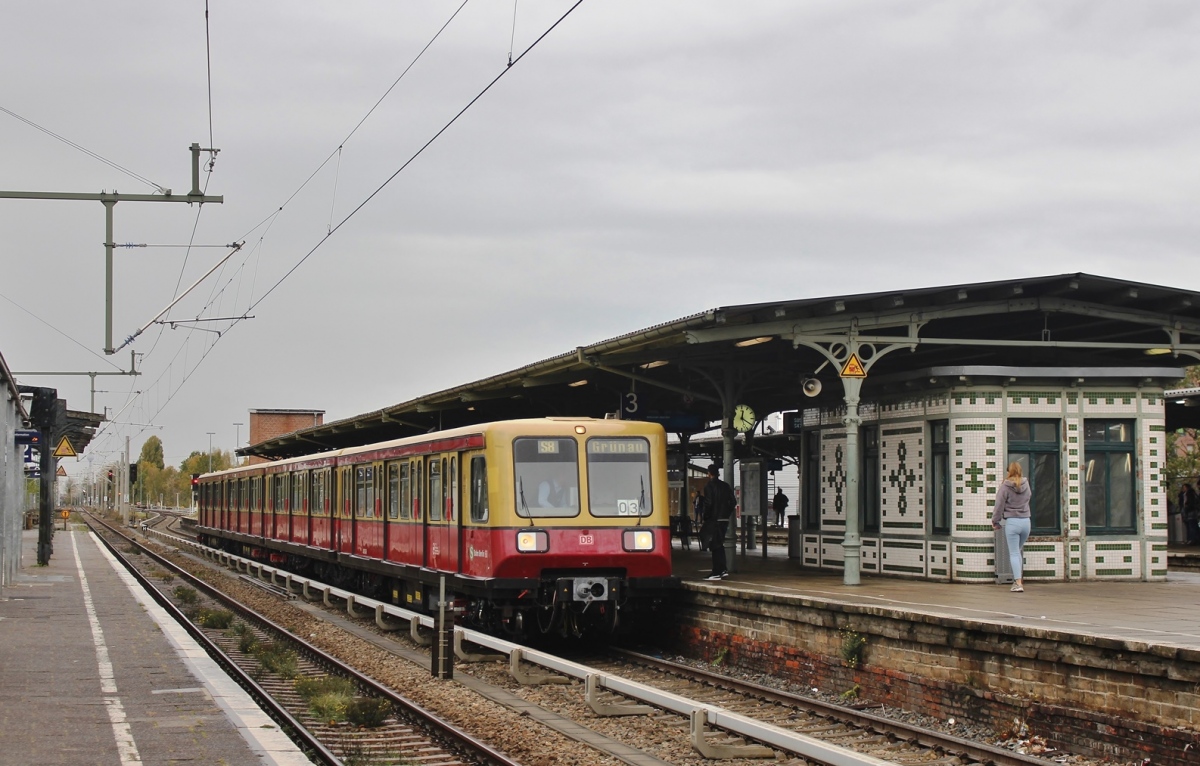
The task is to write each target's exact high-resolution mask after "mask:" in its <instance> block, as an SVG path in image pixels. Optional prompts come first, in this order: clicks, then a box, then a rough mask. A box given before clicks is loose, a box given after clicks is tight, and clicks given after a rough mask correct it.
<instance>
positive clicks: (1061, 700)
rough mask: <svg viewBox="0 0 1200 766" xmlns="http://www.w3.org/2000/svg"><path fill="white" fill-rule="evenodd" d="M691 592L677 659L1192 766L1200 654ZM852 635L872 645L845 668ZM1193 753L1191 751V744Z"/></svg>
mask: <svg viewBox="0 0 1200 766" xmlns="http://www.w3.org/2000/svg"><path fill="white" fill-rule="evenodd" d="M750 598H752V599H753V600H746V599H741V598H735V597H732V596H726V595H722V594H721V593H720V592H719V591H718V589H717V588H715V587H713V586H707V585H692V584H689V585H688V590H687V591H686V594H685V597H684V599H683V603H682V604H681V606H680V608H679V613H678V615H677V619H676V620H675V623H674V624H675V636H674V638H675V640H676V641H677V646H676V647H675V648H676V649H677V651H679V653H680V654H684V655H688V656H692V657H695V658H698V659H703V660H707V661H709V662H712V661H714V660H717V659H718V658H722V661H723V662H724V663H725V664H726V665H732V666H734V667H737V668H739V669H742V670H745V671H748V672H752V673H767V674H770V675H772V676H775V677H778V678H781V679H785V680H787V681H791V682H793V683H798V684H802V685H804V686H806V687H814V686H815V687H817V688H819V689H821V690H822V691H824V692H827V693H832V694H842V693H843V692H847V691H850V690H851V689H854V688H855V687H857V695H858V699H857V701H858V702H866V703H874V704H883V705H887V706H889V707H900V708H904V709H906V710H912V711H917V712H921V713H924V714H926V715H930V716H934V717H937V718H940V719H942V720H945V719H947V718H950V717H955V718H958V719H960V720H969V721H976V722H979V723H983V724H987V725H990V726H991V727H993V728H994V729H996V730H997V731H1004V730H1006V729H1011V728H1012V725H1013V720H1014V719H1017V720H1020V721H1023V722H1025V723H1026V724H1028V725H1029V726H1030V728H1031V730H1032V731H1033V733H1035V734H1038V735H1040V736H1042V737H1044V738H1045V739H1047V740H1048V741H1050V742H1051V743H1054V744H1056V745H1057V746H1061V747H1069V748H1071V749H1073V750H1076V751H1081V752H1088V753H1091V754H1095V755H1115V756H1118V757H1125V758H1144V757H1150V758H1151V759H1152V762H1153V763H1154V764H1156V766H1162V765H1166V766H1184V764H1185V763H1195V752H1196V751H1197V748H1198V747H1200V736H1197V728H1198V727H1200V651H1195V650H1190V649H1176V648H1171V647H1162V646H1156V647H1150V646H1147V645H1145V644H1138V643H1136V642H1130V641H1119V640H1114V639H1105V638H1095V637H1089V636H1078V635H1072V634H1066V633H1062V632H1059V631H1052V630H1039V629H1036V628H1024V627H1015V626H1009V625H987V624H979V623H967V622H964V621H962V620H956V619H953V618H945V617H935V616H931V615H917V614H908V613H903V612H898V611H894V610H889V609H883V608H878V607H863V606H854V605H847V604H837V603H828V602H825V601H823V600H820V599H809V598H804V597H794V596H781V595H777V594H770V593H753V594H751V596H750ZM845 629H852V630H853V631H855V632H856V633H858V634H861V635H862V636H864V637H865V638H866V640H867V643H866V646H865V649H864V651H863V654H862V662H861V663H860V664H859V665H858V667H856V668H851V667H849V666H848V665H847V663H846V662H845V661H844V660H843V646H844V642H845V633H844V632H843V631H844V630H845ZM1187 745H1190V746H1191V747H1190V749H1189V750H1188V751H1187V752H1186V753H1185V751H1184V747H1185V746H1187Z"/></svg>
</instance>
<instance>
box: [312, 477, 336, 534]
mask: <svg viewBox="0 0 1200 766" xmlns="http://www.w3.org/2000/svg"><path fill="white" fill-rule="evenodd" d="M336 486H337V472H336V471H334V469H332V468H323V469H321V470H320V471H317V472H316V473H314V474H313V489H312V508H313V512H312V516H311V518H309V523H310V524H311V525H312V526H311V527H310V531H311V535H312V536H311V537H310V538H309V545H312V546H313V547H315V548H321V549H323V550H330V549H332V548H333V547H334V545H333V514H334V503H335V498H336V497H337V494H336V492H335V489H334V488H335V487H336Z"/></svg>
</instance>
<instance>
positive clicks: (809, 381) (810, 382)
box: [801, 378, 821, 396]
mask: <svg viewBox="0 0 1200 766" xmlns="http://www.w3.org/2000/svg"><path fill="white" fill-rule="evenodd" d="M801 387H802V388H803V389H804V395H805V396H816V395H817V394H819V393H821V381H819V380H817V379H816V378H806V379H805V380H804V382H803V383H802V384H801Z"/></svg>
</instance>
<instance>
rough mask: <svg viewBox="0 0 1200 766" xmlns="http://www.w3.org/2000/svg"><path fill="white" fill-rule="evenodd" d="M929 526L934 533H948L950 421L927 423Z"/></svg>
mask: <svg viewBox="0 0 1200 766" xmlns="http://www.w3.org/2000/svg"><path fill="white" fill-rule="evenodd" d="M929 432H930V440H929V441H930V455H929V458H930V459H929V527H930V531H931V532H932V533H933V534H935V535H948V534H950V508H951V507H952V506H953V502H952V501H951V491H952V486H953V484H952V482H951V481H950V421H948V420H935V421H933V422H932V423H930V424H929Z"/></svg>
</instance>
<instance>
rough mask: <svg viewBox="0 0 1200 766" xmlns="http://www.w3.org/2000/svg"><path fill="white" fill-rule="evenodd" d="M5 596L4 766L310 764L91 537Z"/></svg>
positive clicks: (58, 538)
mask: <svg viewBox="0 0 1200 766" xmlns="http://www.w3.org/2000/svg"><path fill="white" fill-rule="evenodd" d="M36 536H37V532H36V531H32V532H25V533H24V538H23V543H24V550H23V557H22V558H23V567H22V569H21V571H20V574H19V575H18V577H17V580H16V582H15V583H14V584H13V585H12V586H10V587H8V588H5V589H4V591H3V593H0V732H2V734H0V742H2V743H3V746H2V747H0V765H7V764H14V766H15V765H16V764H64V765H67V764H70V765H71V766H76V765H77V764H122V765H124V764H131V763H146V764H168V763H203V764H230V765H231V766H232V765H235V764H236V765H240V764H281V765H286V766H292V765H293V764H308V763H310V761H309V760H308V758H307V757H305V756H304V755H303V753H301V752H300V750H299V749H298V748H297V747H296V746H295V745H294V744H293V743H292V742H291V740H289V739H288V738H287V737H286V736H285V735H284V734H283V733H282V732H281V731H280V730H279V728H278V727H277V726H276V725H275V723H274V722H273V721H272V720H271V719H270V718H268V717H267V715H266V714H265V713H263V712H262V710H261V709H259V708H258V706H257V705H255V704H254V703H253V701H251V700H250V698H249V697H248V696H247V695H246V694H245V692H244V691H243V690H242V689H241V688H240V687H238V686H237V684H235V683H234V682H233V681H232V679H230V678H229V677H228V676H227V675H225V674H224V673H223V672H222V671H221V670H220V669H219V668H218V667H217V665H216V664H215V663H214V662H213V661H212V660H211V659H210V658H209V657H208V656H207V655H206V654H205V653H204V651H203V650H202V649H200V647H199V646H198V645H197V644H196V643H195V642H194V641H193V640H192V639H191V638H190V637H189V636H188V635H187V634H186V632H184V631H183V629H182V628H180V627H179V626H178V625H177V624H176V623H175V622H174V621H173V620H171V619H170V617H169V616H168V615H167V613H166V612H165V611H164V610H163V609H162V608H161V607H160V606H159V605H158V604H156V603H154V602H153V600H151V599H150V597H149V596H148V595H147V594H145V593H144V592H139V591H138V589H137V584H136V582H135V581H134V580H133V579H132V577H130V576H129V574H128V573H126V572H124V571H123V570H120V567H119V565H118V564H117V563H116V561H115V560H113V559H112V558H111V556H110V554H109V553H108V552H107V551H105V550H102V549H101V548H100V545H99V543H98V542H97V541H96V540H95V539H94V538H93V537H92V536H91V535H90V533H88V532H87V531H86V530H83V529H82V528H76V529H73V530H72V531H69V532H64V531H59V532H57V533H56V535H55V538H54V554H53V556H52V558H51V561H50V564H49V566H46V567H39V566H37V565H36V562H37V557H36V553H35V546H36V541H37V537H36Z"/></svg>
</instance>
